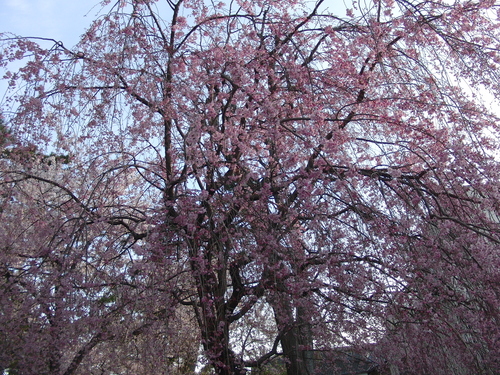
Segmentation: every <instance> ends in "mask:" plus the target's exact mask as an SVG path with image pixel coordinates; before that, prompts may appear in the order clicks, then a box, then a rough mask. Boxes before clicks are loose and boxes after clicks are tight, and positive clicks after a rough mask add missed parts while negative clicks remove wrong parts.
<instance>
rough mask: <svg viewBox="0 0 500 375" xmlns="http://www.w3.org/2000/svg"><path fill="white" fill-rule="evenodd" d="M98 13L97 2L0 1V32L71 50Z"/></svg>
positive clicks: (59, 0)
mask: <svg viewBox="0 0 500 375" xmlns="http://www.w3.org/2000/svg"><path fill="white" fill-rule="evenodd" d="M100 9H101V6H100V5H99V0H0V32H12V33H14V34H17V35H21V36H40V37H47V38H53V39H56V40H60V41H62V42H63V43H64V44H65V45H67V46H68V47H69V46H73V45H74V44H76V43H77V41H78V39H79V36H80V35H81V34H82V33H83V31H84V30H85V29H86V28H87V27H88V26H89V25H90V23H91V22H92V19H94V18H95V16H96V14H97V13H98V12H99V10H100Z"/></svg>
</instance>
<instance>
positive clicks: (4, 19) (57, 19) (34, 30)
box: [0, 0, 350, 47]
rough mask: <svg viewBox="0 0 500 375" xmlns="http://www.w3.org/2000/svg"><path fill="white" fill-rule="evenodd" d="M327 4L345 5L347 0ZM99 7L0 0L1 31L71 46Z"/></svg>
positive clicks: (86, 1)
mask: <svg viewBox="0 0 500 375" xmlns="http://www.w3.org/2000/svg"><path fill="white" fill-rule="evenodd" d="M349 2H350V1H349V0H348V1H347V3H349ZM113 3H114V1H113ZM325 4H329V6H330V9H332V10H333V9H335V8H337V9H343V8H344V5H343V4H344V0H327V1H326V2H325ZM332 6H333V7H332ZM100 11H101V6H100V0H0V32H11V33H14V34H17V35H20V36H37V37H46V38H53V39H56V40H58V41H62V42H63V43H64V44H65V45H66V46H67V47H72V46H74V45H75V44H76V43H77V42H78V39H79V37H80V35H82V34H83V32H84V30H85V29H86V28H87V27H88V26H89V25H90V23H91V22H92V20H93V19H95V17H96V15H97V14H98V13H100ZM339 14H340V15H344V14H345V11H343V10H342V11H341V12H340V13H339Z"/></svg>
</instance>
